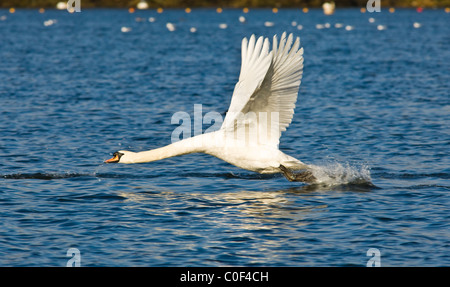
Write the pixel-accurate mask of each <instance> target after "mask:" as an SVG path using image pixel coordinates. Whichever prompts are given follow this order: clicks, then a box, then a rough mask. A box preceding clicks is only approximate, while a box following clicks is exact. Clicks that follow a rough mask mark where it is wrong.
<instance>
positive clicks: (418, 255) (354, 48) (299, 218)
mask: <svg viewBox="0 0 450 287" xmlns="http://www.w3.org/2000/svg"><path fill="white" fill-rule="evenodd" d="M241 15H243V14H242V13H241V11H240V10H227V9H225V10H224V12H223V13H221V14H217V13H216V12H215V10H212V9H211V10H198V9H194V10H193V11H192V13H190V14H186V13H185V12H184V11H182V10H174V11H170V10H166V11H164V13H162V14H157V13H156V12H155V11H138V12H136V13H134V14H129V13H128V11H126V10H89V9H82V12H81V13H74V14H69V13H67V12H66V11H53V10H47V11H46V12H45V13H43V14H40V13H38V12H37V10H16V13H14V14H10V13H9V12H8V11H7V10H0V59H1V61H0V102H1V104H0V119H1V120H0V158H1V160H0V219H1V220H0V266H65V265H66V263H67V261H68V260H69V259H70V258H71V257H68V256H67V255H66V252H67V250H68V249H69V248H77V249H78V250H79V251H80V255H81V266H366V263H367V261H368V260H369V259H371V257H370V256H367V251H368V249H369V248H377V249H378V250H379V251H380V258H381V265H382V266H449V265H450V228H449V227H450V226H449V221H450V212H449V211H450V208H449V203H450V196H449V191H450V181H449V179H450V157H449V154H450V94H449V88H450V76H449V75H450V73H449V72H450V70H449V63H450V52H449V51H450V36H449V35H450V26H449V25H448V23H449V16H450V14H446V13H445V12H444V11H443V10H442V9H441V10H425V11H424V12H423V13H417V12H416V11H415V10H399V9H397V10H396V12H395V13H393V14H391V13H388V12H387V10H386V9H384V10H382V12H381V13H365V14H362V13H360V12H359V10H357V9H342V10H338V11H337V12H336V13H335V15H333V16H324V15H323V14H322V12H321V11H319V10H311V11H310V12H309V13H307V14H304V13H302V12H300V11H299V10H284V9H281V10H280V11H279V12H278V13H277V14H273V13H272V12H271V11H270V10H256V9H252V10H251V11H250V13H248V14H245V17H246V20H247V21H246V22H245V23H243V24H242V23H240V22H239V21H238V17H239V16H241ZM149 17H154V18H155V21H154V22H149V21H148V18H149ZM371 17H372V18H374V19H375V22H374V23H370V22H369V21H368V19H369V18H371ZM50 19H52V20H56V22H55V21H53V24H52V25H48V26H45V25H44V22H45V21H47V20H50ZM141 20H143V21H141ZM266 21H271V22H273V23H274V26H273V27H266V26H265V25H264V22H266ZM293 21H295V22H297V25H302V26H303V29H302V30H298V29H297V27H296V26H293V25H292V22H293ZM167 22H171V23H173V24H174V25H175V26H176V30H175V31H173V32H169V31H168V30H167V28H166V23H167ZM414 22H417V23H420V24H421V27H419V28H414V27H413V23H414ZM47 23H48V22H47ZM221 23H226V24H228V27H227V29H220V28H219V24H221ZM326 23H329V26H330V28H324V29H317V28H316V24H323V25H325V24H326ZM336 23H342V24H343V27H342V28H336V27H335V24H336ZM294 24H295V23H294ZM378 25H384V26H385V29H384V30H378V29H377V26H378ZM326 26H328V25H326ZM326 26H325V27H326ZM338 26H339V25H338ZM346 26H352V27H353V29H352V30H350V31H348V30H346V29H345V27H346ZM122 27H128V28H131V31H129V32H127V33H123V32H121V28H122ZM191 27H195V28H196V29H197V31H196V32H195V33H191V32H190V28H191ZM283 31H287V32H293V33H295V35H298V36H300V37H301V40H302V45H303V47H304V49H305V53H304V58H305V68H304V77H303V82H302V85H301V87H300V93H299V101H298V104H297V108H296V110H295V111H296V113H295V116H294V120H293V122H292V124H291V126H290V127H289V128H288V130H287V131H286V132H285V133H283V136H282V138H281V145H280V148H281V149H282V150H283V151H285V152H286V153H288V154H290V155H293V156H295V157H297V158H299V159H301V160H302V161H304V162H306V163H310V164H315V165H318V166H321V167H322V168H323V170H324V171H327V172H329V173H332V174H335V175H336V174H338V175H340V176H344V177H346V178H347V177H349V178H353V177H356V178H359V177H362V178H364V179H365V181H366V182H365V183H360V182H353V181H352V180H349V181H348V182H343V183H341V184H330V185H326V186H307V185H305V184H303V183H299V182H297V183H295V182H294V183H291V182H289V181H287V180H286V179H285V178H284V177H282V176H281V175H266V176H261V175H258V174H255V173H252V172H249V171H245V170H240V169H238V168H236V167H234V166H231V165H229V164H227V163H225V162H222V161H220V160H218V159H216V158H213V157H211V156H208V155H202V154H194V155H186V156H182V157H176V158H171V159H166V160H163V161H160V162H153V163H147V164H139V165H112V164H110V165H106V164H103V163H102V162H103V161H104V160H105V159H108V158H110V157H111V154H112V152H114V151H116V150H121V149H128V150H133V151H141V150H148V149H152V148H156V147H160V146H163V145H166V144H168V143H170V137H171V133H172V131H173V130H174V129H175V128H176V127H177V125H173V124H171V117H172V115H173V114H174V113H175V112H177V111H184V112H187V113H189V114H191V115H193V111H194V104H202V105H203V113H204V114H206V113H207V112H210V111H217V112H219V113H224V112H225V111H226V110H227V108H228V105H229V102H230V98H231V94H232V91H233V89H234V85H235V83H236V81H237V79H238V75H239V69H240V47H241V44H240V41H241V39H242V38H243V37H245V36H246V37H248V36H250V35H251V34H253V33H255V34H257V35H264V36H268V37H272V36H273V35H274V34H278V35H280V34H281V33H282V32H283ZM207 127H208V125H205V126H204V128H205V129H206V128H207ZM370 183H371V184H370Z"/></svg>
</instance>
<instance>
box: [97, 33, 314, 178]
mask: <svg viewBox="0 0 450 287" xmlns="http://www.w3.org/2000/svg"><path fill="white" fill-rule="evenodd" d="M269 45H270V44H269V39H267V38H266V39H264V38H263V37H260V38H258V40H256V39H255V36H254V35H252V36H251V37H250V39H249V40H247V38H244V39H243V40H242V64H241V73H240V76H239V81H238V83H237V84H236V86H235V89H234V92H233V96H232V98H231V104H230V107H229V110H228V112H227V115H226V117H225V120H224V122H223V124H222V126H221V128H220V129H219V130H217V131H215V132H210V133H205V134H201V135H197V136H194V137H191V138H187V139H183V140H181V141H178V142H175V143H172V144H169V145H167V146H165V147H161V148H157V149H154V150H149V151H143V152H130V151H118V152H116V153H114V157H113V158H111V159H109V160H107V161H105V162H106V163H143V162H151V161H156V160H161V159H165V158H169V157H173V156H178V155H184V154H190V153H206V154H209V155H213V156H215V157H217V158H220V159H222V160H224V161H226V162H228V163H230V164H233V165H235V166H237V167H240V168H243V169H247V170H251V171H255V172H258V173H282V174H283V175H284V176H285V177H286V178H287V179H288V180H290V181H304V182H314V181H315V177H314V176H313V175H312V173H311V172H310V171H309V170H310V169H311V168H312V166H308V165H306V164H304V163H302V162H301V161H300V160H298V159H295V158H293V157H291V156H289V155H287V154H285V153H283V152H282V151H280V150H279V149H278V144H279V139H280V136H281V132H283V131H285V130H286V128H287V127H288V126H289V124H290V123H291V121H292V116H293V115H294V108H295V103H296V101H297V94H298V89H299V86H300V83H301V78H302V74H303V48H301V49H300V39H299V38H298V37H297V38H296V39H295V41H294V37H293V35H292V34H290V35H289V36H288V37H286V33H283V35H282V36H281V40H280V42H279V44H278V40H277V37H276V36H274V37H273V49H272V51H270V52H269ZM294 170H305V171H303V172H301V173H294V172H293V171H294Z"/></svg>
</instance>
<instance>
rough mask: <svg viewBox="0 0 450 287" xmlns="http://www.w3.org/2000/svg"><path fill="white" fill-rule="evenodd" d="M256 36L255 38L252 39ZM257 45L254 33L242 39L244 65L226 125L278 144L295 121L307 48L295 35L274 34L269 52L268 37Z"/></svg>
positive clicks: (260, 141)
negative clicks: (278, 35)
mask: <svg viewBox="0 0 450 287" xmlns="http://www.w3.org/2000/svg"><path fill="white" fill-rule="evenodd" d="M252 39H253V40H252ZM262 42H263V40H262V38H259V39H258V42H257V43H256V45H255V40H254V36H252V37H251V38H250V41H249V42H248V43H247V39H245V38H244V40H243V41H242V65H241V74H240V77H239V82H238V83H237V84H236V87H235V89H234V92H233V97H232V99H231V104H230V108H229V110H228V113H227V116H226V117H225V120H224V123H223V125H222V129H225V130H226V131H227V132H230V133H236V132H237V133H238V134H239V131H242V132H243V134H244V135H245V139H246V140H249V141H250V142H252V141H253V142H257V143H258V144H266V145H271V146H273V145H275V146H278V144H279V140H280V136H281V132H283V131H285V130H286V128H287V127H288V126H289V124H290V123H291V121H292V117H293V115H294V108H295V103H296V101H297V95H298V89H299V87H300V83H301V78H302V74H303V48H302V49H299V48H300V39H299V38H298V37H297V38H296V40H295V42H294V40H293V35H292V34H290V35H289V37H287V38H286V33H283V35H282V36H281V40H280V43H279V44H278V40H277V37H276V36H274V37H273V50H272V51H271V52H270V53H268V39H265V40H264V46H263V48H262V49H261V45H262Z"/></svg>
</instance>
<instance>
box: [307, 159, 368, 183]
mask: <svg viewBox="0 0 450 287" xmlns="http://www.w3.org/2000/svg"><path fill="white" fill-rule="evenodd" d="M312 173H313V175H314V176H315V177H316V179H317V182H316V183H315V184H320V185H327V186H333V185H344V184H358V185H359V184H365V185H367V184H368V185H373V184H372V178H371V176H370V168H369V166H368V165H365V164H363V165H351V164H349V163H340V162H337V161H334V162H328V163H325V164H324V165H322V166H316V165H314V166H313V167H312Z"/></svg>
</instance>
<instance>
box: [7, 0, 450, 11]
mask: <svg viewBox="0 0 450 287" xmlns="http://www.w3.org/2000/svg"><path fill="white" fill-rule="evenodd" d="M80 1H81V7H82V8H119V9H128V8H131V7H134V8H136V6H137V4H138V3H139V2H140V0H115V1H110V0H96V1H95V3H93V2H91V1H90V0H80ZM30 2H31V3H30ZM58 2H66V3H67V1H55V0H31V1H23V0H2V1H1V3H0V8H7V9H9V8H12V7H14V8H30V9H33V8H37V9H39V8H46V9H48V8H55V9H56V4H57V3H58ZM111 2H113V3H111ZM184 2H188V3H190V5H188V4H184ZM261 2H262V4H261V5H258V1H245V0H234V1H233V0H232V1H207V0H203V1H202V0H191V1H181V0H179V1H176V0H175V1H158V0H156V1H155V0H153V1H147V3H148V9H147V10H154V9H157V8H163V9H185V8H187V7H189V8H193V9H216V8H219V7H220V8H222V9H230V10H233V9H243V8H244V7H248V8H249V9H264V8H266V9H267V8H269V9H271V8H278V9H296V8H297V9H302V8H305V7H307V8H321V7H322V3H323V2H326V1H314V0H312V1H311V0H310V1H300V0H297V1H295V0H294V1H288V0H285V1H283V0H273V1H261ZM270 2H273V3H270ZM386 2H387V3H386ZM249 3H252V5H250V4H249ZM335 3H336V7H337V8H365V7H366V5H367V0H356V1H350V0H348V1H335ZM380 3H381V5H380V6H381V7H382V9H383V8H390V7H394V8H414V9H415V8H418V7H422V8H428V9H430V8H431V9H432V8H446V7H450V0H434V1H433V0H428V1H408V0H399V1H380ZM246 4H249V5H246Z"/></svg>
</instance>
